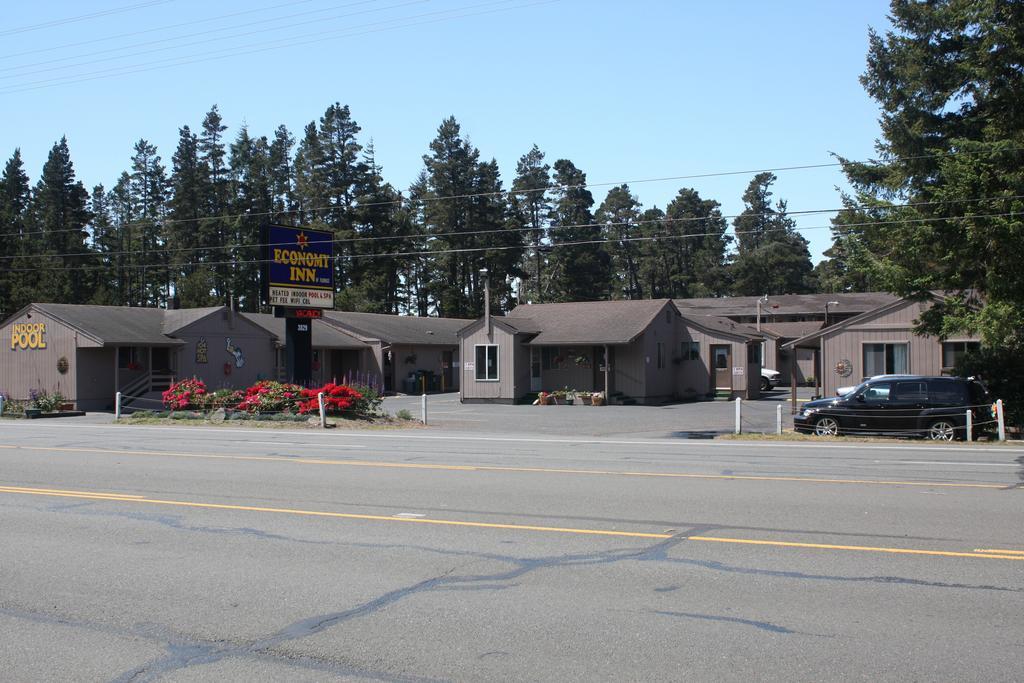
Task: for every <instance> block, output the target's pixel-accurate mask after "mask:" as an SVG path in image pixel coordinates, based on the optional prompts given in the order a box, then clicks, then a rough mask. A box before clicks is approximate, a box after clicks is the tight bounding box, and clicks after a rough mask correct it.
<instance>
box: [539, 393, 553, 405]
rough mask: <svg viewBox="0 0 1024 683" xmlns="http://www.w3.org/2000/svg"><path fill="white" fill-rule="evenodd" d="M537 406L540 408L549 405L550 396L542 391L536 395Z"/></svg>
mask: <svg viewBox="0 0 1024 683" xmlns="http://www.w3.org/2000/svg"><path fill="white" fill-rule="evenodd" d="M537 404H538V405H542V406H549V405H551V394H549V393H548V392H546V391H542V392H540V393H539V394H537Z"/></svg>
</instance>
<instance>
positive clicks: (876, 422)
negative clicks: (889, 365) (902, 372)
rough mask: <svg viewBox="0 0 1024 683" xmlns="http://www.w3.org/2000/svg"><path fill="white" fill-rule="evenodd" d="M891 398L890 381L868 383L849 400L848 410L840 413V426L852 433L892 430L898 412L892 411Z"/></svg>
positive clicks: (897, 417)
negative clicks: (846, 412) (845, 412)
mask: <svg viewBox="0 0 1024 683" xmlns="http://www.w3.org/2000/svg"><path fill="white" fill-rule="evenodd" d="M891 398H892V383H891V382H873V383H872V384H869V385H868V386H867V387H866V388H865V389H864V390H863V391H861V392H860V393H859V394H857V395H856V396H853V397H852V399H851V400H850V401H849V404H850V405H849V408H850V411H849V413H848V414H843V415H842V417H841V419H840V426H841V427H842V428H843V429H844V431H848V432H850V433H853V434H856V433H858V432H861V433H863V432H890V431H894V429H893V425H898V423H897V422H894V420H898V419H899V413H896V412H893V410H892V406H893V404H892V403H891V402H890V399H891Z"/></svg>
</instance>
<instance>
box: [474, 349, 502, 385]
mask: <svg viewBox="0 0 1024 683" xmlns="http://www.w3.org/2000/svg"><path fill="white" fill-rule="evenodd" d="M474 350H475V355H476V366H475V370H474V372H475V373H476V375H475V377H476V381H477V382H497V381H498V345H497V344H477V345H476V346H475V347H474Z"/></svg>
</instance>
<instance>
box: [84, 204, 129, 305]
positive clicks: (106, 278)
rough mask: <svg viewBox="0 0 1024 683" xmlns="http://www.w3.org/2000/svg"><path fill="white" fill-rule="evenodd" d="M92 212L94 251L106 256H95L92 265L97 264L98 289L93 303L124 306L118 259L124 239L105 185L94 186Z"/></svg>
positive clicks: (96, 288)
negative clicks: (119, 246) (111, 208)
mask: <svg viewBox="0 0 1024 683" xmlns="http://www.w3.org/2000/svg"><path fill="white" fill-rule="evenodd" d="M89 212H90V213H91V214H92V224H91V225H90V227H89V232H90V233H91V235H92V251H93V252H95V253H96V254H99V255H101V256H102V258H94V259H92V261H91V264H93V265H95V266H96V268H97V269H96V272H95V273H94V279H95V283H96V285H95V289H94V290H93V292H92V295H91V296H90V298H89V303H92V304H99V305H103V306H120V305H122V304H123V303H124V300H123V299H122V297H121V294H122V293H121V291H120V289H119V281H118V272H117V261H116V258H117V257H118V256H119V254H117V253H116V252H117V249H118V245H119V244H120V238H119V236H118V234H117V229H116V227H115V226H114V221H113V217H112V216H111V213H110V207H109V200H108V196H107V192H106V189H105V188H104V187H103V185H97V186H96V187H94V188H93V189H92V195H91V196H90V198H89Z"/></svg>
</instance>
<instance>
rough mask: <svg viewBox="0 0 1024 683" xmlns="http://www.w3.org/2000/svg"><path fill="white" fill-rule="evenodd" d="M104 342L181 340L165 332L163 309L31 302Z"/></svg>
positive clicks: (165, 343) (151, 343)
mask: <svg viewBox="0 0 1024 683" xmlns="http://www.w3.org/2000/svg"><path fill="white" fill-rule="evenodd" d="M32 307H33V308H35V309H37V310H39V311H41V312H42V313H45V314H46V315H49V316H52V317H53V318H55V319H57V320H60V321H61V322H63V323H65V324H66V325H69V326H70V327H73V328H75V329H77V330H79V331H80V332H83V333H85V334H86V336H89V337H92V338H93V339H95V340H96V341H97V342H99V343H100V344H103V345H114V346H118V345H122V346H131V345H146V346H172V345H175V344H181V343H183V342H181V341H179V340H177V339H172V338H170V337H168V336H167V335H165V334H164V314H165V313H166V312H167V311H165V310H163V309H162V308H130V307H127V306H89V305H80V304H32Z"/></svg>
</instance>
